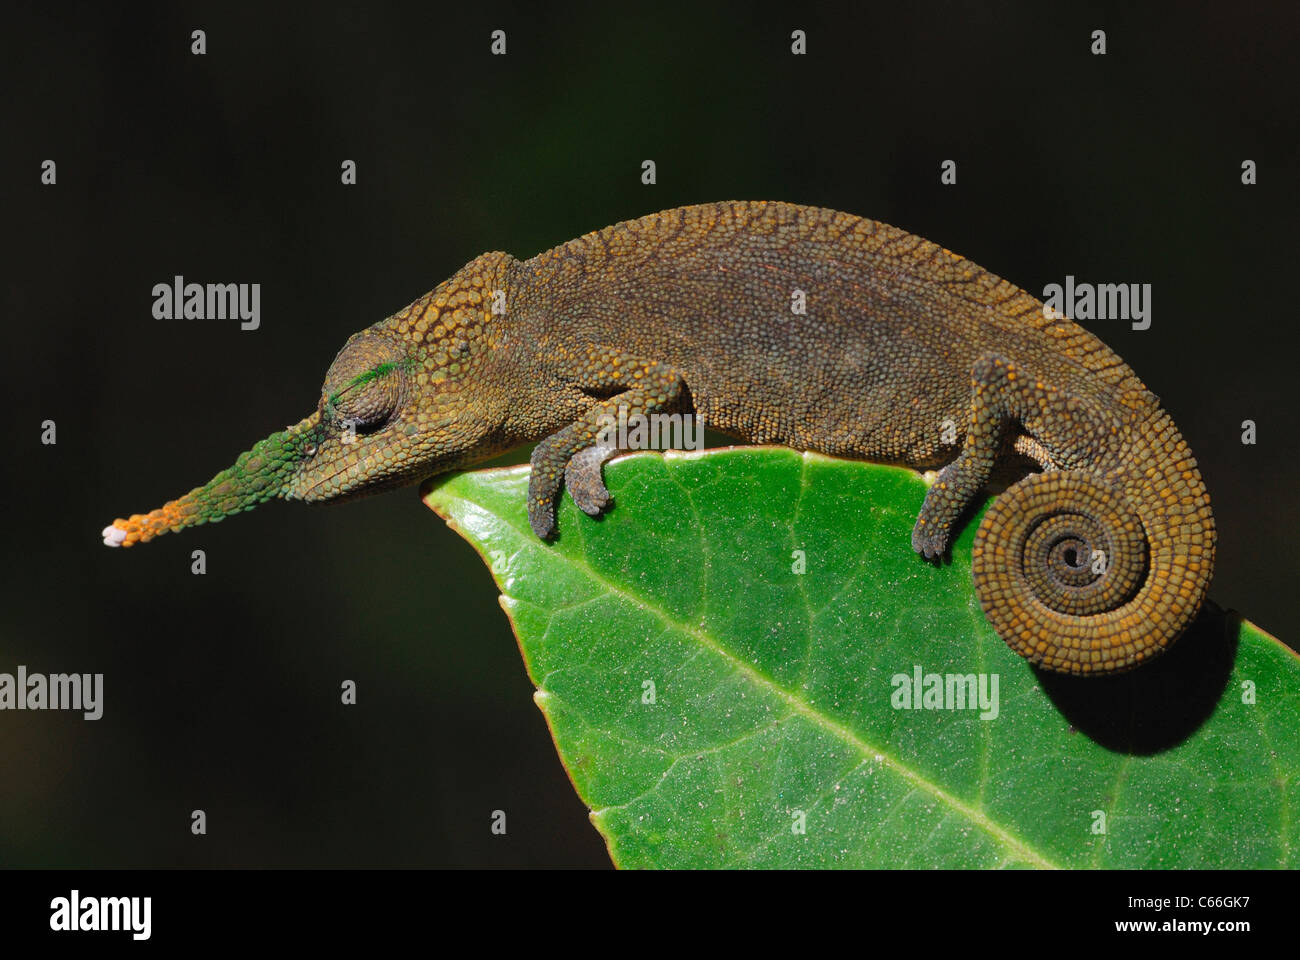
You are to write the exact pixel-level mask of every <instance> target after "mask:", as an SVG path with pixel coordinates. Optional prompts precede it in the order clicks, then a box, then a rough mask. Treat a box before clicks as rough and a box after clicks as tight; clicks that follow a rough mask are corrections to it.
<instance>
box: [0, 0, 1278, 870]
mask: <svg viewBox="0 0 1300 960" xmlns="http://www.w3.org/2000/svg"><path fill="white" fill-rule="evenodd" d="M1297 16H1298V15H1297V13H1296V8H1295V6H1294V5H1293V4H1282V3H1279V4H1276V5H1254V4H1218V5H1211V4H1196V3H1183V4H1177V5H1173V4H1168V5H1151V6H1147V5H1142V7H1141V9H1133V5H1120V4H1117V5H1114V6H1106V5H1090V4H1084V5H1072V6H1071V7H1069V8H1063V7H1058V5H1056V4H1017V5H1011V4H998V3H981V4H888V5H883V4H881V5H877V4H871V5H862V6H861V7H856V8H850V7H849V6H848V5H843V6H841V5H833V6H832V5H827V6H824V7H817V6H811V5H805V4H797V5H795V4H792V5H790V6H789V7H788V8H786V9H783V8H781V7H779V6H755V5H752V4H734V5H721V4H704V3H697V4H691V5H684V6H682V7H680V8H676V7H668V6H664V5H661V4H657V3H656V4H646V5H640V6H637V7H632V6H630V5H628V6H626V8H624V7H623V6H620V7H618V8H613V9H611V8H610V7H609V6H608V5H592V6H583V7H562V6H557V5H551V4H545V5H527V6H524V5H521V6H519V7H512V6H508V5H498V4H492V3H474V4H465V5H455V6H448V7H445V8H444V7H442V6H441V5H434V4H429V5H424V4H421V5H418V6H412V7H410V8H409V9H401V10H400V11H399V10H398V9H395V8H384V9H369V8H368V6H367V5H363V4H355V5H352V6H348V7H335V8H331V9H323V8H318V7H317V6H315V5H295V6H289V7H283V8H279V9H263V8H260V7H256V8H255V7H248V8H245V9H242V10H241V9H239V8H236V7H231V6H230V5H229V4H225V3H221V4H216V3H213V4H192V3H179V4H167V5H165V6H163V5H157V6H152V5H135V6H132V7H131V8H130V9H127V10H113V9H109V8H108V7H107V5H100V6H75V5H62V6H49V5H41V6H39V7H35V6H34V7H31V8H28V9H25V10H16V11H15V10H11V11H10V12H8V13H6V14H4V29H3V39H2V40H0V43H2V44H3V47H2V52H3V62H2V65H0V71H3V73H4V80H5V83H4V88H3V89H4V90H5V98H4V102H3V103H2V104H0V117H2V118H3V124H4V135H3V149H2V150H0V165H2V166H0V191H2V193H0V195H2V196H3V210H4V230H3V237H4V240H3V243H4V261H3V262H4V266H5V269H4V274H5V282H4V303H3V324H4V337H3V344H4V350H5V359H6V363H5V383H6V387H5V392H4V396H5V400H6V408H7V413H8V423H9V432H8V442H7V443H6V444H5V446H4V449H5V470H4V484H5V489H4V491H3V493H4V497H3V501H2V502H3V503H4V504H5V505H6V507H7V517H6V521H7V522H6V527H7V530H6V537H5V540H6V547H5V557H6V564H5V566H6V569H5V575H4V577H3V580H2V581H0V590H3V610H2V613H0V616H2V617H3V620H0V671H7V672H13V671H14V670H15V669H16V668H17V666H18V665H19V664H25V665H26V666H27V667H28V669H29V670H32V671H41V672H62V671H76V672H102V673H104V674H105V686H106V694H105V713H104V717H103V719H101V720H99V721H96V722H93V723H91V722H87V721H84V720H82V719H81V718H80V716H79V715H73V714H67V713H52V712H46V713H9V712H6V713H4V714H0V865H6V866H26V865H59V866H137V865H157V866H167V865H248V866H262V865H296V866H314V865H339V866H344V865H365V866H385V865H498V864H520V865H525V864H551V865H607V864H608V859H607V857H606V855H605V852H604V847H603V844H602V842H601V840H600V838H599V837H598V836H597V834H596V833H595V831H594V830H592V829H591V827H590V826H589V824H588V823H587V820H586V811H585V808H584V807H583V805H582V804H581V803H580V801H579V800H578V799H577V797H576V796H575V795H574V793H573V791H572V789H571V787H570V785H569V783H568V780H567V778H566V776H565V774H564V771H563V769H562V767H561V766H560V763H559V761H558V759H557V757H556V755H555V751H554V747H553V745H552V743H551V741H550V738H549V735H548V733H547V731H546V727H545V724H544V722H543V719H542V716H541V714H540V713H539V712H538V710H537V709H536V707H534V705H533V704H532V702H531V694H532V687H531V684H530V683H529V682H528V679H527V677H526V676H525V674H524V671H523V668H522V665H521V662H520V659H519V655H518V652H517V650H516V648H515V644H514V641H513V639H512V637H511V633H510V630H509V627H508V625H507V623H506V620H505V617H504V615H503V614H502V613H501V611H500V609H499V608H498V607H497V603H496V593H495V590H494V588H493V586H492V583H491V579H490V577H489V575H488V573H487V570H486V569H485V568H484V567H483V565H482V564H481V563H480V561H479V560H478V559H477V557H476V556H475V554H474V553H473V552H472V551H471V550H470V548H469V546H468V545H467V544H465V543H464V542H463V541H462V540H460V539H459V538H458V537H457V536H456V535H455V534H453V533H452V532H450V531H449V530H448V529H447V528H446V527H445V525H444V524H443V523H442V522H441V521H440V520H438V519H437V518H436V517H435V516H434V515H432V514H431V513H430V512H429V511H428V510H426V509H425V508H424V507H423V506H422V505H421V504H420V503H419V501H418V500H417V499H416V496H415V493H414V490H407V491H403V492H398V493H393V494H388V495H385V496H381V497H377V498H372V499H368V500H363V501H359V502H357V503H354V504H350V505H346V506H340V507H306V506H302V505H300V504H288V505H285V504H271V505H267V506H265V507H263V508H260V509H259V510H257V511H256V512H254V513H251V514H249V515H247V516H245V517H240V518H238V519H236V520H234V521H233V522H226V523H222V524H219V525H215V526H208V527H204V528H200V529H198V530H195V531H189V532H186V533H184V534H183V535H180V536H167V537H164V538H162V539H160V540H158V541H156V542H154V543H151V544H149V545H147V546H144V547H141V548H137V549H132V550H130V551H121V550H118V551H113V550H108V549H105V548H104V547H103V546H101V545H100V538H99V531H100V529H101V528H102V527H103V526H104V525H105V524H106V523H108V522H110V521H111V520H112V519H113V518H114V517H117V516H126V515H129V514H130V513H133V512H137V511H145V510H148V509H150V508H152V507H155V506H158V505H160V504H161V503H162V502H163V501H165V500H167V499H170V498H172V497H175V496H177V495H179V494H181V493H183V492H185V491H187V490H189V489H190V488H191V487H193V486H195V485H196V484H198V483H201V482H204V481H206V480H207V479H208V478H209V477H210V476H212V475H213V474H214V473H215V472H216V471H217V470H219V469H221V468H223V467H225V466H227V465H228V464H229V463H231V462H232V461H233V460H234V457H235V455H236V454H237V453H239V452H240V451H242V450H245V449H247V448H248V447H249V446H251V445H252V443H253V442H254V441H256V440H257V439H260V438H261V437H263V436H265V435H266V434H268V433H270V432H272V431H274V430H278V429H281V428H283V427H284V426H285V425H286V424H288V423H292V422H296V421H297V420H298V419H300V418H301V417H303V416H305V415H306V414H307V413H309V412H310V411H311V410H312V409H313V408H314V406H315V402H316V399H317V395H318V391H319V386H320V381H321V378H322V376H323V374H324V372H325V369H326V367H327V366H328V364H329V362H330V360H331V359H332V358H333V356H334V354H335V352H336V351H337V350H338V348H339V347H340V346H341V345H342V343H343V341H344V340H345V339H346V338H347V336H348V335H349V334H351V333H353V332H354V331H356V330H359V329H361V328H362V327H365V326H368V325H369V324H371V323H373V322H375V321H377V320H380V319H382V318H383V317H385V316H387V315H388V314H390V313H392V312H394V311H395V310H397V309H399V308H400V307H402V306H404V305H405V304H406V303H408V302H409V301H411V300H413V299H415V298H416V297H417V296H419V295H420V294H422V293H424V292H425V291H427V290H428V289H430V288H432V287H433V286H434V285H435V284H437V283H438V282H439V281H441V280H442V279H444V278H445V277H447V276H448V275H450V274H451V273H453V272H454V271H455V270H456V269H458V268H459V267H460V266H461V265H462V264H463V263H464V262H466V261H467V260H469V259H471V258H472V257H474V256H475V255H477V254H479V253H480V252H482V251H485V250H492V249H500V250H506V251H508V252H510V253H513V254H515V255H516V256H519V257H521V258H522V257H527V256H531V255H533V254H534V253H536V252H538V251H540V250H542V249H544V248H546V247H549V246H552V245H554V244H556V243H560V242H562V241H565V240H568V239H570V238H572V237H575V236H578V235H580V234H582V233H585V232H587V231H589V230H592V229H595V228H598V227H601V226H604V225H606V224H609V223H612V222H615V221H618V220H623V219H627V218H631V217H636V216H640V215H643V214H646V213H649V212H652V211H655V210H659V209H663V208H668V207H674V206H678V205H681V204H686V203H695V202H702V201H711V200H722V199H771V200H778V199H779V200H789V201H794V202H799V203H806V204H814V205H821V206H828V207H834V208H837V209H842V210H846V211H849V212H852V213H856V214H860V215H864V216H869V217H873V218H875V219H879V220H884V221H886V222H889V223H893V224H895V225H897V226H900V227H903V228H905V229H908V230H911V231H913V232H915V233H918V234H921V235H922V236H925V237H928V238H930V239H933V240H935V241H937V242H939V243H941V244H943V245H944V246H946V247H949V248H950V249H952V250H954V251H957V252H959V253H961V254H964V255H966V256H968V257H970V258H971V259H973V260H974V261H975V262H977V263H979V264H981V265H982V266H985V267H987V268H989V269H990V270H992V271H994V272H995V273H997V274H999V275H1001V276H1004V277H1006V278H1007V279H1009V280H1011V281H1012V282H1014V283H1017V284H1018V285H1020V286H1023V287H1024V288H1026V289H1028V290H1030V291H1031V292H1034V293H1041V291H1042V289H1043V286H1044V285H1045V284H1047V283H1052V282H1061V281H1063V279H1064V277H1065V275H1066V274H1074V275H1075V276H1076V277H1077V278H1079V279H1080V280H1087V281H1092V282H1136V283H1151V284H1152V285H1153V288H1154V293H1153V308H1154V313H1153V317H1154V319H1153V324H1152V327H1151V329H1150V330H1147V331H1145V332H1134V331H1132V330H1130V329H1129V325H1128V324H1127V323H1125V322H1120V321H1097V322H1093V323H1091V324H1088V325H1089V326H1090V327H1091V329H1093V330H1094V332H1096V333H1097V334H1098V335H1099V336H1101V338H1102V339H1103V340H1105V341H1106V342H1107V343H1108V344H1109V345H1110V346H1112V347H1113V348H1114V349H1115V350H1116V351H1117V352H1118V353H1119V354H1120V355H1121V356H1122V357H1123V358H1124V359H1125V360H1126V361H1127V362H1128V363H1129V364H1130V365H1131V366H1132V367H1133V369H1134V370H1136V371H1137V373H1138V374H1139V375H1140V376H1141V377H1142V378H1143V379H1144V380H1145V382H1146V383H1147V385H1148V386H1149V387H1150V388H1151V389H1152V390H1153V391H1155V392H1156V393H1157V394H1159V395H1160V396H1161V398H1162V399H1163V401H1164V405H1165V406H1166V408H1167V409H1168V410H1169V411H1170V412H1171V413H1172V415H1173V416H1174V418H1175V420H1176V421H1177V423H1178V424H1179V426H1180V427H1181V429H1182V432H1183V434H1184V435H1185V436H1186V438H1187V439H1188V441H1189V443H1190V444H1191V446H1192V449H1193V450H1194V451H1196V453H1197V456H1198V459H1199V461H1200V464H1201V469H1202V471H1203V473H1204V476H1205V479H1206V483H1207V484H1208V486H1209V489H1210V492H1211V496H1212V498H1213V503H1214V508H1215V514H1216V518H1217V520H1218V526H1219V533H1220V547H1219V559H1218V565H1217V570H1216V576H1215V582H1214V586H1213V588H1212V591H1211V596H1212V597H1213V598H1214V599H1215V600H1217V602H1218V603H1220V604H1222V605H1223V606H1225V607H1233V608H1237V609H1239V610H1240V611H1242V613H1243V614H1244V615H1245V616H1247V617H1249V618H1251V619H1253V620H1255V621H1256V622H1258V623H1259V624H1260V625H1261V626H1263V627H1264V628H1266V629H1269V630H1272V631H1273V632H1275V633H1278V634H1280V635H1281V637H1282V639H1283V640H1286V641H1288V642H1293V641H1294V636H1293V635H1292V633H1291V627H1292V623H1293V620H1294V612H1295V593H1296V588H1295V573H1296V570H1297V563H1296V560H1295V554H1294V549H1293V546H1292V542H1291V541H1292V539H1293V536H1294V532H1295V530H1296V526H1297V524H1296V520H1297V513H1298V509H1297V505H1296V495H1295V465H1296V453H1297V436H1296V434H1297V425H1296V412H1297V404H1296V402H1295V400H1294V388H1295V383H1296V381H1297V379H1298V377H1297V374H1296V371H1295V364H1296V354H1295V345H1296V340H1297V338H1296V336H1295V333H1294V327H1295V324H1296V322H1297V316H1296V310H1295V301H1294V297H1293V292H1294V288H1295V283H1296V270H1295V263H1296V253H1297V244H1296V240H1295V225H1296V211H1297V205H1296V176H1297V173H1298V172H1300V171H1298V170H1297V163H1296V148H1297V143H1298V139H1297V136H1296V116H1297V103H1296V90H1297V69H1296V66H1295V53H1294V52H1295V49H1296V43H1297V29H1296V27H1297ZM196 28H200V29H203V30H205V31H206V34H207V54H206V55H205V56H193V55H191V53H190V44H191V39H190V33H191V31H192V30H193V29H196ZM497 28H500V29H504V30H505V31H506V32H507V36H508V54H507V55H506V56H505V57H493V56H490V55H489V42H490V33H491V31H492V30H494V29H497ZM795 28H800V29H804V30H806V31H807V35H808V54H807V55H806V56H802V57H795V56H792V55H791V53H790V32H791V30H792V29H795ZM1098 28H1100V29H1104V30H1106V32H1107V38H1108V53H1107V55H1106V56H1104V57H1098V56H1092V55H1091V54H1090V52H1089V47H1090V44H1091V37H1090V34H1091V31H1092V30H1094V29H1098ZM46 159H53V160H55V161H56V162H57V164H58V183H57V185H56V186H42V185H41V184H40V173H41V169H40V164H41V162H42V161H43V160H46ZM345 159H351V160H355V161H356V163H357V167H358V184H357V185H356V186H352V187H345V186H342V185H341V184H340V177H339V174H340V164H341V163H342V161H344V160H345ZM645 159H653V160H655V161H656V163H657V165H658V184H657V185H655V186H644V185H642V184H641V182H640V172H641V162H642V161H643V160H645ZM946 159H953V160H955V161H956V162H957V165H958V182H957V185H956V186H943V185H941V184H940V182H939V165H940V163H941V162H942V161H943V160H946ZM1245 159H1252V160H1255V161H1256V162H1257V164H1258V166H1259V184H1258V185H1257V186H1251V187H1247V186H1243V185H1242V184H1241V182H1240V175H1241V162H1242V161H1243V160H1245ZM175 274H182V275H184V276H185V277H186V278H187V279H188V280H193V281H196V282H200V283H206V282H244V283H251V282H257V283H260V284H261V285H262V327H261V329H259V330H257V331H256V332H241V331H240V330H239V328H238V323H237V322H235V321H212V320H209V321H198V320H190V321H185V320H172V321H166V320H156V319H154V318H153V316H152V312H151V307H152V302H153V298H152V294H151V290H152V287H153V285H154V284H156V283H165V282H169V281H170V280H171V278H172V277H173V276H174V275H175ZM1247 418H1250V419H1253V420H1255V421H1257V422H1258V424H1259V443H1258V444H1257V445H1256V446H1243V445H1242V444H1241V442H1240V433H1241V426H1240V425H1241V422H1242V420H1244V419H1247ZM45 419H53V420H54V421H56V423H57V425H58V443H57V445H56V446H43V445H42V444H41V443H40V424H41V422H42V421H43V420H45ZM515 459H516V460H522V454H521V456H519V457H516V458H515ZM868 508H869V505H865V504H864V506H863V509H868ZM194 549H203V550H205V551H206V553H207V564H208V572H207V575H206V576H202V577H198V576H193V575H191V573H190V562H191V561H190V553H191V551H192V550H194ZM863 602H865V603H869V602H870V597H864V598H863ZM344 679H352V680H355V681H356V682H357V684H358V688H359V703H358V705H357V706H355V707H350V708H345V707H342V706H341V705H340V703H339V684H340V683H341V681H343V680H344ZM195 808H202V809H204V810H205V811H206V812H207V816H208V825H209V833H208V835H207V836H206V837H197V838H196V837H194V836H192V835H191V834H190V830H189V824H190V821H189V814H190V811H191V810H193V809H195ZM494 809H503V810H505V811H506V812H507V814H508V817H509V832H508V834H507V835H506V836H505V837H497V836H493V835H491V834H490V832H489V829H488V827H489V817H490V814H491V811H492V810H494Z"/></svg>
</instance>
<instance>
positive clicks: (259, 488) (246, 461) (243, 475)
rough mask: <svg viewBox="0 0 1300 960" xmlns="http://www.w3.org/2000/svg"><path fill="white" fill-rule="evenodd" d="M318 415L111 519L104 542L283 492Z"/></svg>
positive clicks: (214, 517)
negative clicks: (190, 484)
mask: <svg viewBox="0 0 1300 960" xmlns="http://www.w3.org/2000/svg"><path fill="white" fill-rule="evenodd" d="M318 423H319V418H318V417H317V416H314V415H313V416H310V417H308V418H307V419H305V420H303V421H302V422H301V423H299V424H297V425H296V426H292V427H289V428H288V429H286V430H284V431H282V432H280V433H273V434H271V435H270V436H269V437H267V438H266V439H265V440H261V441H259V442H258V443H256V444H255V445H254V446H253V449H251V450H249V451H247V452H246V453H241V454H240V455H239V459H237V460H236V461H235V463H234V465H233V466H230V467H227V468H226V469H225V470H222V471H221V472H220V473H219V474H217V475H216V476H215V477H213V478H212V479H211V480H209V481H208V482H207V483H206V484H204V485H203V486H201V487H195V488H194V489H193V490H191V491H190V492H189V493H187V494H185V496H183V497H181V498H179V499H177V500H172V501H170V502H168V503H166V504H164V505H163V506H161V507H159V508H158V509H157V510H153V511H151V512H149V513H144V514H141V513H137V514H135V515H134V516H132V517H129V518H128V519H126V520H121V519H118V520H114V521H113V523H112V524H111V525H109V526H107V527H105V528H104V543H105V544H106V545H108V546H110V547H129V546H132V545H134V544H137V543H144V542H146V541H148V540H152V539H153V538H154V537H157V536H160V535H161V534H164V533H167V532H168V531H169V530H170V531H173V532H175V531H177V530H183V529H185V528H186V527H194V526H198V525H199V524H201V523H215V522H217V521H218V520H221V519H224V518H225V517H228V516H231V515H232V514H236V513H242V512H243V511H245V510H252V509H253V508H254V507H255V506H257V505H258V504H259V503H265V502H266V501H267V500H274V499H276V498H277V497H283V496H284V495H285V493H286V492H287V490H288V488H289V483H290V481H291V480H292V479H293V477H294V476H295V474H296V468H297V466H298V464H299V463H301V462H302V461H303V460H304V459H307V458H309V457H311V456H312V455H313V454H314V453H315V449H314V446H315V444H316V442H317V438H316V434H317V432H318V430H317V424H318Z"/></svg>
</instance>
